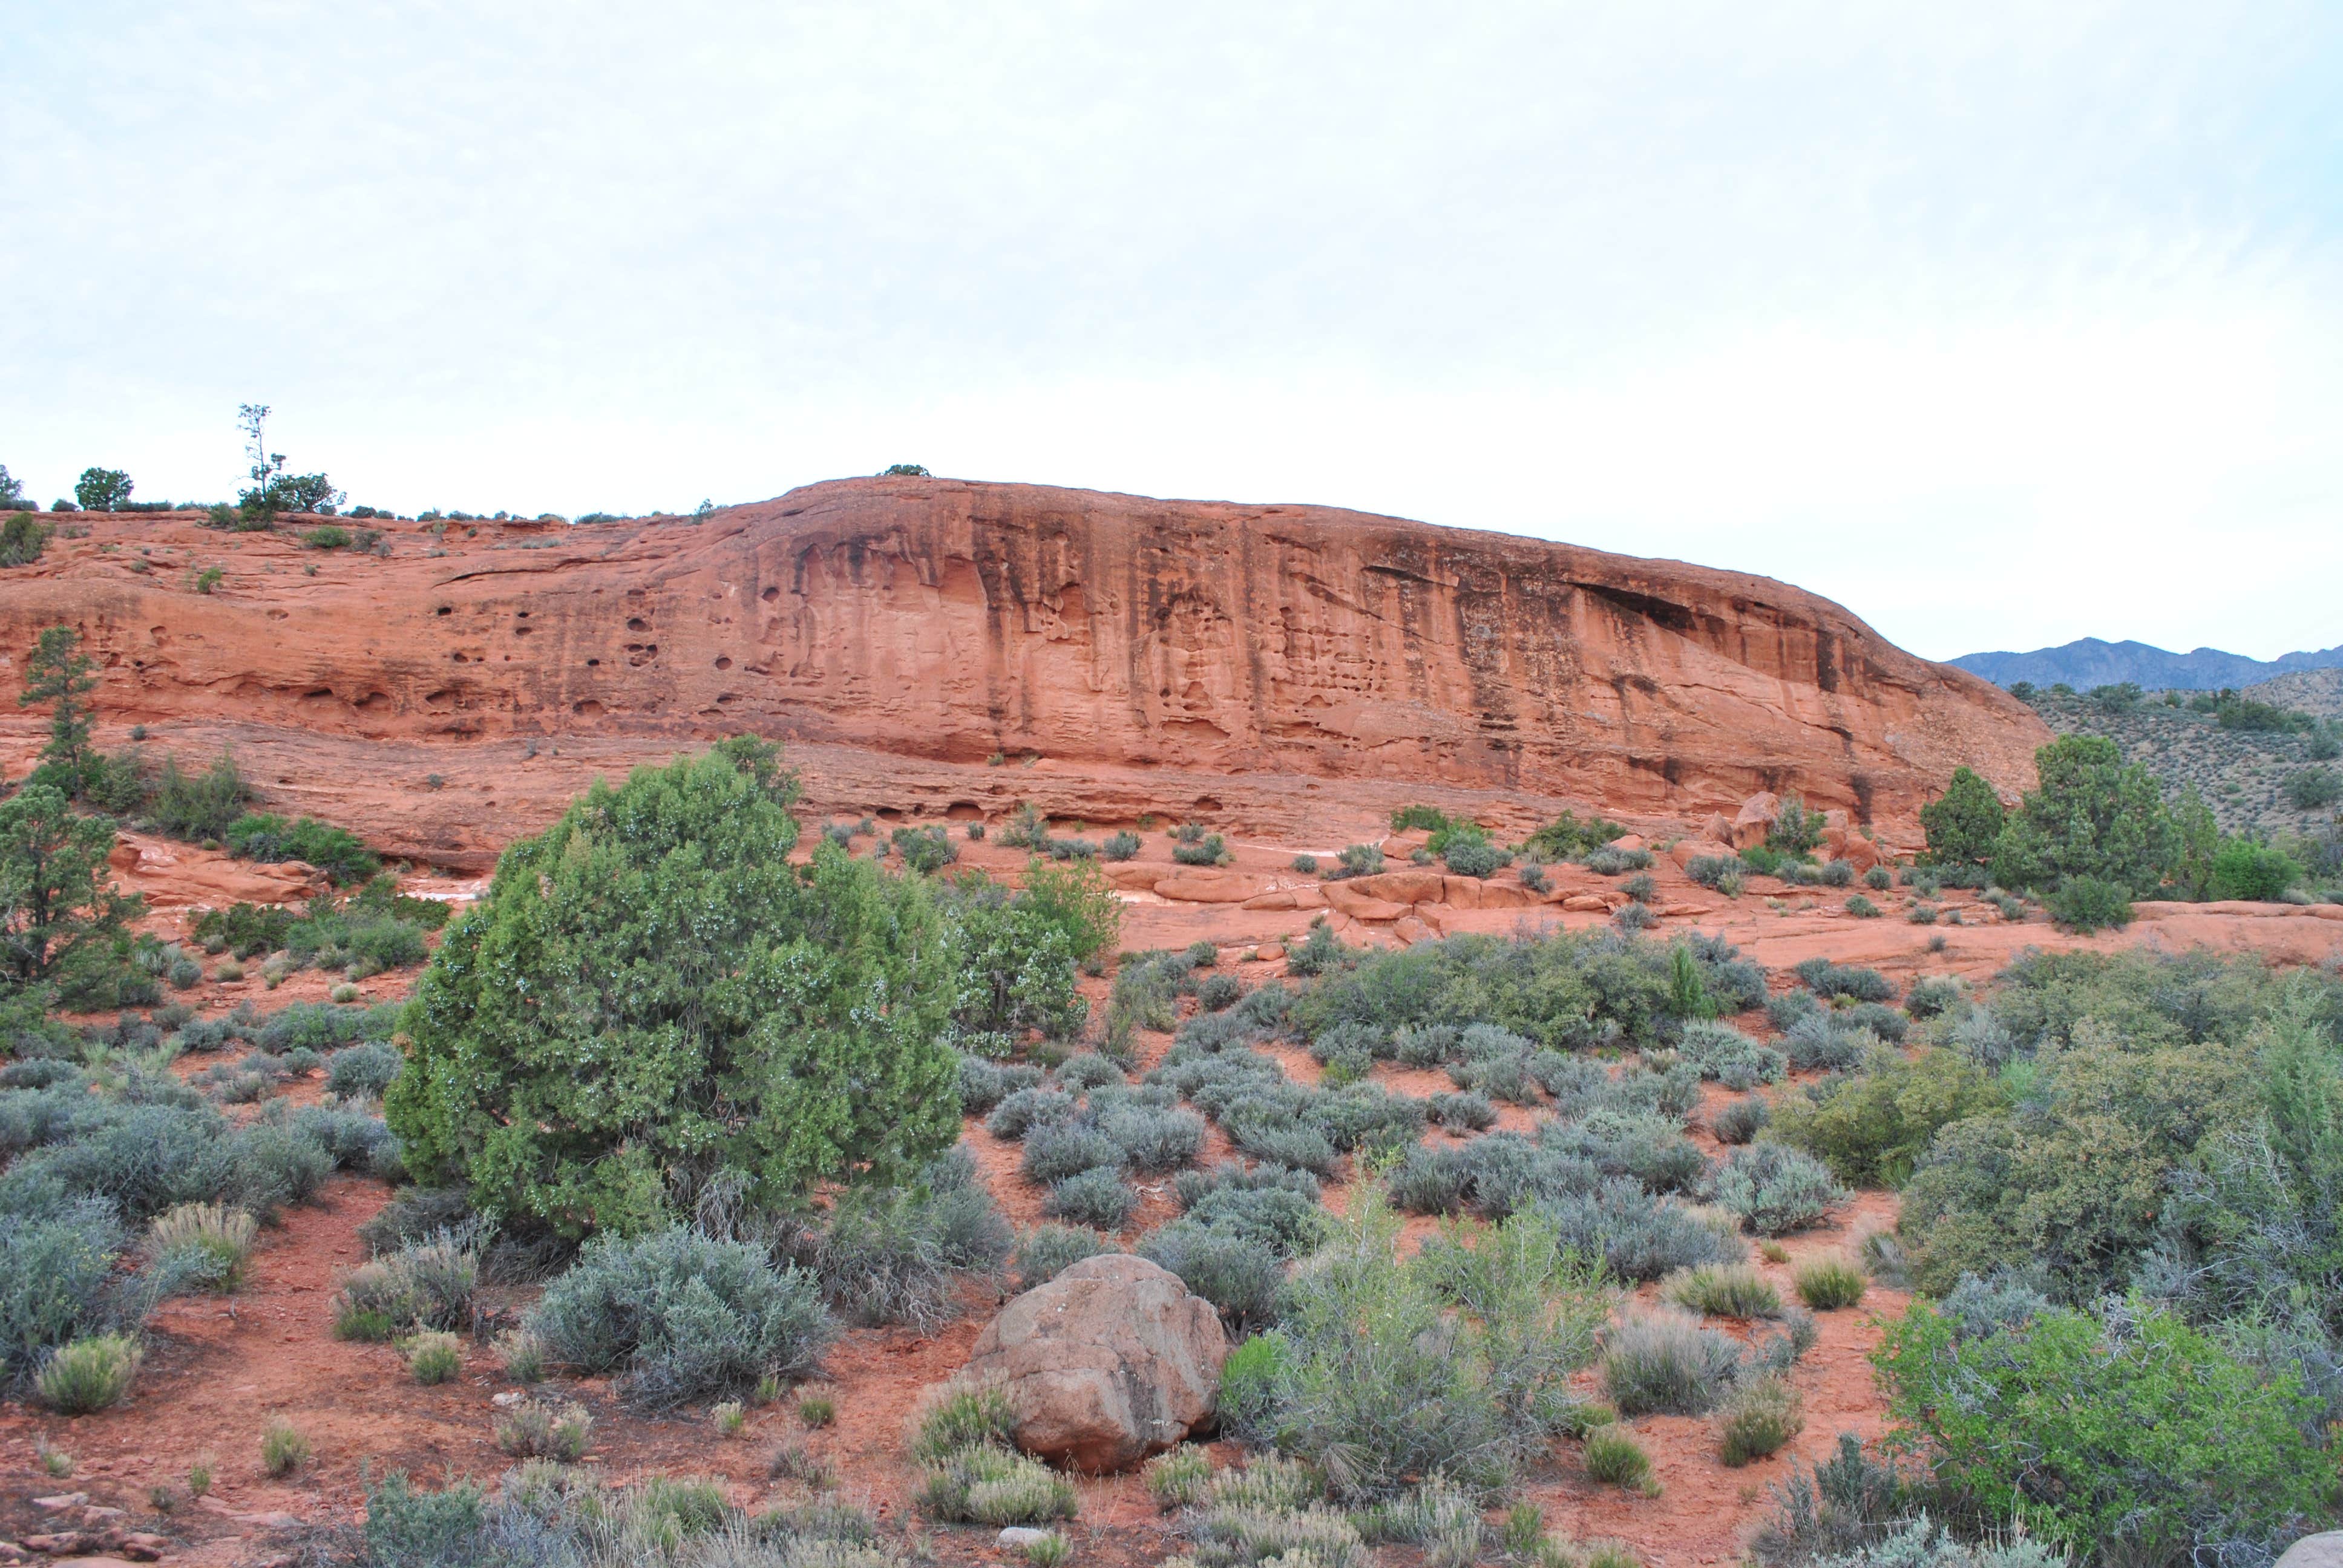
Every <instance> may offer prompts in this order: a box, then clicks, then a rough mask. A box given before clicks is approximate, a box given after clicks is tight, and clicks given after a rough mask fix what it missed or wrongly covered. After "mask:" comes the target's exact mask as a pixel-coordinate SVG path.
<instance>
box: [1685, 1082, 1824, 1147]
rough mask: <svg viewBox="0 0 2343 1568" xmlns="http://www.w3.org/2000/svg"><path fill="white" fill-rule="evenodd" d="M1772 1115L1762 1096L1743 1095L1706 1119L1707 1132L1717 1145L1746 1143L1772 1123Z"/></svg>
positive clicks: (1717, 1109)
mask: <svg viewBox="0 0 2343 1568" xmlns="http://www.w3.org/2000/svg"><path fill="white" fill-rule="evenodd" d="M1773 1114H1774V1113H1773V1107H1772V1106H1771V1105H1770V1104H1768V1103H1767V1102H1766V1100H1765V1096H1764V1095H1762V1094H1750V1095H1745V1096H1743V1097H1742V1098H1741V1099H1739V1100H1730V1101H1725V1103H1724V1104H1723V1105H1720V1106H1718V1107H1717V1108H1716V1111H1715V1114H1714V1115H1712V1116H1711V1117H1710V1118H1709V1119H1708V1130H1709V1131H1711V1132H1713V1133H1715V1135H1716V1141H1718V1142H1719V1143H1726V1144H1733V1143H1746V1142H1748V1141H1750V1140H1751V1139H1753V1138H1755V1137H1756V1136H1757V1134H1758V1133H1759V1132H1760V1131H1763V1130H1764V1129H1765V1126H1766V1125H1767V1124H1768V1123H1769V1122H1771V1121H1772V1120H1773ZM1808 1152H1810V1153H1811V1152H1812V1151H1811V1150H1810V1151H1808Z"/></svg>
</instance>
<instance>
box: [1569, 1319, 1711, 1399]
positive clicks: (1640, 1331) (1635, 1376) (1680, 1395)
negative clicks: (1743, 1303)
mask: <svg viewBox="0 0 2343 1568" xmlns="http://www.w3.org/2000/svg"><path fill="white" fill-rule="evenodd" d="M1740 1361H1741V1347H1740V1346H1739V1345H1738V1344H1736V1343H1735V1342H1734V1341H1732V1340H1730V1339H1728V1338H1726V1337H1725V1335H1723V1334H1720V1333H1718V1332H1715V1331H1714V1330H1712V1329H1704V1328H1702V1327H1701V1326H1700V1323H1699V1322H1698V1321H1697V1320H1696V1319H1694V1318H1691V1317H1687V1316H1685V1315H1684V1313H1682V1312H1653V1313H1649V1314H1647V1315H1644V1316H1640V1317H1634V1318H1630V1319H1628V1320H1627V1321H1626V1322H1622V1323H1620V1324H1619V1325H1618V1326H1617V1327H1615V1328H1614V1329H1613V1330H1612V1331H1611V1332H1610V1334H1609V1336H1608V1338H1607V1339H1606V1341H1605V1346H1604V1353H1603V1392H1604V1394H1605V1396H1607V1397H1608V1398H1609V1400H1610V1401H1611V1402H1612V1403H1613V1404H1614V1406H1616V1407H1617V1408H1618V1411H1619V1413H1620V1414H1621V1415H1628V1416H1634V1415H1648V1414H1653V1413H1659V1414H1665V1415H1705V1414H1707V1413H1708V1412H1710V1411H1712V1410H1715V1408H1716V1406H1717V1405H1718V1404H1719V1403H1720V1402H1723V1400H1724V1399H1725V1395H1726V1394H1728V1393H1730V1392H1732V1389H1733V1383H1734V1376H1735V1370H1736V1369H1737V1368H1738V1367H1739V1365H1740Z"/></svg>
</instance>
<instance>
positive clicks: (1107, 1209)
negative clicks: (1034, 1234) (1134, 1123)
mask: <svg viewBox="0 0 2343 1568" xmlns="http://www.w3.org/2000/svg"><path fill="white" fill-rule="evenodd" d="M1042 1207H1043V1208H1044V1209H1045V1210H1047V1211H1048V1212H1049V1213H1050V1214H1051V1215H1052V1216H1054V1217H1055V1218H1057V1219H1061V1220H1071V1221H1073V1222H1074V1223H1075V1224H1078V1225H1088V1226H1091V1227H1092V1228H1093V1229H1096V1230H1100V1231H1120V1230H1121V1229H1122V1228H1123V1226H1124V1225H1126V1224H1128V1223H1130V1221H1131V1212H1132V1211H1133V1210H1135V1209H1137V1208H1138V1207H1139V1194H1138V1192H1137V1191H1134V1190H1133V1189H1132V1187H1131V1183H1130V1182H1128V1181H1124V1180H1123V1179H1122V1175H1121V1171H1118V1170H1116V1169H1114V1168H1112V1167H1110V1166H1099V1167H1097V1168H1094V1169H1092V1170H1089V1171H1080V1172H1078V1173H1076V1174H1075V1175H1072V1176H1069V1177H1066V1178H1065V1179H1064V1180H1063V1181H1058V1182H1056V1183H1054V1184H1053V1185H1051V1188H1050V1196H1049V1198H1048V1200H1047V1201H1045V1202H1044V1203H1043V1205H1042Z"/></svg>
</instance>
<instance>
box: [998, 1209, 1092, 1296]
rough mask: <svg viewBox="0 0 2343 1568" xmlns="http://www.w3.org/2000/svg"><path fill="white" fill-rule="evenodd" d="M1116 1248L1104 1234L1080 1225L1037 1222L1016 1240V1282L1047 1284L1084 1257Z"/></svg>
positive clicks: (1025, 1286)
mask: <svg viewBox="0 0 2343 1568" xmlns="http://www.w3.org/2000/svg"><path fill="white" fill-rule="evenodd" d="M1113 1250H1114V1249H1113V1247H1112V1246H1111V1245H1110V1244H1109V1243H1108V1241H1107V1240H1106V1238H1105V1237H1103V1236H1101V1235H1100V1234H1099V1233H1098V1232H1097V1231H1090V1230H1085V1229H1083V1228H1082V1227H1081V1226H1079V1225H1037V1226H1035V1227H1034V1228H1033V1229H1032V1230H1031V1231H1026V1232H1025V1235H1024V1238H1023V1239H1022V1240H1021V1241H1019V1242H1018V1243H1017V1261H1016V1268H1017V1285H1018V1288H1019V1289H1020V1290H1026V1291H1030V1290H1031V1289H1032V1288H1033V1287H1034V1286H1036V1285H1046V1284H1048V1283H1049V1282H1051V1280H1054V1279H1056V1278H1057V1277H1058V1276H1059V1275H1060V1274H1062V1273H1064V1272H1065V1271H1067V1270H1068V1269H1071V1268H1072V1267H1073V1266H1074V1265H1075V1264H1076V1263H1079V1262H1081V1261H1082V1260H1083V1259H1084V1258H1095V1257H1097V1256H1098V1255H1099V1254H1100V1253H1101V1252H1111V1251H1113Z"/></svg>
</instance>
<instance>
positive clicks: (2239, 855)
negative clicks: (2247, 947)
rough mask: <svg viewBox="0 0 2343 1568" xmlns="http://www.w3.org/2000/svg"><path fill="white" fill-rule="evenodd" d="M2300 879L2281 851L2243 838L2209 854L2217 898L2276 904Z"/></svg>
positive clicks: (2290, 858) (2299, 872)
mask: <svg viewBox="0 0 2343 1568" xmlns="http://www.w3.org/2000/svg"><path fill="white" fill-rule="evenodd" d="M2301 879H2302V868H2301V867H2300V866H2298V865H2297V864H2296V863H2295V860H2294V857H2293V856H2291V855H2289V854H2288V853H2287V852H2286V851H2285V850H2283V849H2278V848H2275V847H2274V846H2272V845H2268V844H2257V843H2255V842H2253V841H2252V840H2250V839H2228V840H2227V841H2225V842H2224V843H2223V844H2222V845H2221V848H2220V849H2218V850H2217V852H2216V853H2215V854H2214V856H2213V879H2212V886H2211V888H2210V891H2211V893H2212V896H2213V897H2214V898H2217V899H2243V900H2251V901H2253V902H2256V903H2276V902H2277V901H2278V900H2280V899H2282V898H2283V897H2284V896H2285V894H2286V891H2287V890H2288V889H2289V888H2291V887H2293V886H2294V885H2295V884H2296V883H2297V882H2298V881H2300V880H2301ZM2054 912H2055V910H2054Z"/></svg>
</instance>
